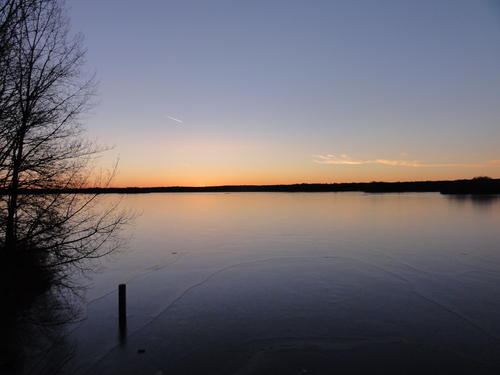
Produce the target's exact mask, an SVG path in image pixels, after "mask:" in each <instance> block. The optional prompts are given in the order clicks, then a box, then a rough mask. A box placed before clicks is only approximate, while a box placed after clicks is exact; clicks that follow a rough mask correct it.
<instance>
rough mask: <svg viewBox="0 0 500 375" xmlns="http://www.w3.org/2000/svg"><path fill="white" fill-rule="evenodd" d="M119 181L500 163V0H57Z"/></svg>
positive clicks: (388, 175)
mask: <svg viewBox="0 0 500 375" xmlns="http://www.w3.org/2000/svg"><path fill="white" fill-rule="evenodd" d="M66 4H67V7H68V10H69V15H70V17H71V25H72V31H73V32H82V33H83V34H84V37H85V39H84V41H85V45H86V47H87V48H88V52H87V64H86V66H85V67H84V68H85V69H86V70H88V71H90V72H94V71H95V72H96V74H97V77H98V78H99V79H100V84H99V92H100V96H99V101H100V104H99V106H98V107H97V108H96V109H95V110H94V112H93V113H92V114H91V115H90V116H88V118H86V120H85V123H86V125H87V129H88V135H89V137H90V138H91V139H95V140H97V142H98V143H100V144H105V145H108V146H113V148H112V149H111V150H110V151H107V152H106V153H105V154H103V156H102V157H101V160H100V164H101V165H102V166H104V167H111V166H112V165H113V163H114V162H115V161H117V160H118V163H119V164H118V169H119V174H118V176H117V177H116V179H115V181H114V183H113V185H114V186H139V187H146V186H210V185H211V186H214V185H250V184H256V185H267V184H292V183H337V182H370V181H422V180H445V179H462V178H473V177H476V176H483V175H486V176H490V177H493V178H500V146H499V145H500V1H499V0H474V1H470V0H378V1H374V0H308V1H305V0H301V1H299V0H286V1H283V0H251V1H250V0H247V1H243V0H225V1H219V0H211V1H208V0H204V1H201V0H200V1H199V0H142V1H133V0H67V1H66Z"/></svg>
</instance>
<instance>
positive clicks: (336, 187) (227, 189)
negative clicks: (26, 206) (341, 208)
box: [22, 177, 500, 194]
mask: <svg viewBox="0 0 500 375" xmlns="http://www.w3.org/2000/svg"><path fill="white" fill-rule="evenodd" d="M349 191H351V192H354V191H359V192H364V193H409V192H418V193H430V192H438V193H441V194H500V179H493V178H489V177H476V178H473V179H470V180H444V181H409V182H375V181H374V182H353V183H332V184H306V183H303V184H288V185H223V186H201V187H194V186H169V187H126V188H114V187H111V188H84V189H22V192H23V193H25V194H61V193H63V194H64V193H65V194H148V193H239V192H283V193H295V192H297V193H301V192H311V193H313V192H349Z"/></svg>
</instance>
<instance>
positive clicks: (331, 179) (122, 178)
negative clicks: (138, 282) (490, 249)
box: [111, 166, 500, 187]
mask: <svg viewBox="0 0 500 375" xmlns="http://www.w3.org/2000/svg"><path fill="white" fill-rule="evenodd" d="M320 169H321V168H320ZM477 176H489V177H492V178H500V175H499V173H498V168H488V169H487V170H485V168H466V167H457V168H418V167H393V166H379V167H374V166H356V167H354V168H353V167H349V166H341V167H339V168H335V169H330V170H328V168H326V170H321V171H319V170H318V169H316V168H311V169H310V170H309V171H307V170H306V171H300V170H295V171H293V170H292V171H283V170H281V171H273V170H271V169H270V170H267V171H261V172H258V171H251V170H249V171H246V172H245V171H239V172H238V171H223V170H217V169H214V170H210V171H208V170H205V171H202V172H199V173H196V172H191V173H175V172H172V173H171V174H168V173H162V174H160V173H150V172H148V171H142V172H135V173H133V172H128V171H127V172H124V171H122V172H121V173H119V174H118V175H117V177H116V178H115V180H114V181H113V183H112V184H111V185H112V186H113V187H163V186H164V187H168V186H193V187H200V186H223V185H289V184H296V183H350V182H371V181H385V182H397V181H438V180H458V179H470V178H474V177H477Z"/></svg>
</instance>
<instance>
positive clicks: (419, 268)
mask: <svg viewBox="0 0 500 375" xmlns="http://www.w3.org/2000/svg"><path fill="white" fill-rule="evenodd" d="M124 202H125V203H126V204H130V205H131V206H134V207H135V208H136V209H139V210H142V211H143V216H142V217H141V218H140V219H139V220H138V224H137V227H136V229H135V237H134V239H133V240H132V242H131V243H130V246H131V248H132V251H130V252H128V253H124V254H121V256H120V258H119V259H118V260H117V261H115V262H109V263H106V262H104V263H103V269H104V272H102V273H101V274H99V275H96V276H95V278H94V288H93V289H91V290H89V291H88V293H87V298H88V300H89V303H88V304H87V305H86V311H85V320H84V321H83V322H82V323H81V324H76V325H73V326H72V329H71V332H69V342H71V340H77V343H78V347H77V351H76V353H75V354H76V356H75V358H74V361H72V365H74V366H76V368H77V371H76V372H75V373H76V374H106V373H116V372H119V373H164V374H166V373H169V374H186V373H204V374H210V373H228V374H229V373H236V374H258V373H274V374H279V373H294V372H295V373H302V372H304V371H308V372H310V373H314V371H317V372H320V371H323V372H325V373H328V372H331V371H330V370H331V369H332V368H334V369H339V371H340V370H342V371H344V372H346V373H349V371H351V370H352V371H351V372H350V373H366V372H369V371H370V369H376V370H377V371H379V372H384V373H391V369H392V370H394V372H393V373H395V372H396V370H398V369H399V371H400V372H401V369H402V368H403V369H404V370H405V371H406V373H411V372H412V371H413V373H429V372H432V371H434V372H436V371H441V370H442V371H443V372H445V371H446V369H454V370H456V372H455V373H467V372H469V373H471V372H473V373H475V374H478V373H483V374H486V373H495V370H498V368H499V363H498V358H497V357H498V356H497V353H498V352H500V321H499V317H498V311H500V294H499V293H500V291H499V289H498V284H499V282H500V274H499V272H498V269H500V253H499V251H498V243H500V233H499V231H498V222H499V220H500V205H498V204H496V202H498V200H491V201H489V203H487V204H483V203H481V204H478V203H477V202H476V201H474V200H470V199H468V200H463V199H461V198H459V199H455V198H453V197H448V196H441V195H439V194H385V195H364V194H358V193H314V194H311V193H306V194H302V193H299V194H281V193H272V194H267V193H249V194H245V193H238V194H205V195H203V194H199V195H189V194H177V195H175V194H153V195H140V196H130V197H126V199H125V200H124ZM477 207H489V208H488V210H484V209H482V208H480V209H477ZM123 283H124V284H127V292H128V295H127V314H128V315H127V326H126V331H124V330H122V331H120V330H119V325H118V304H117V301H118V291H117V288H118V285H119V284H123ZM363 361H364V362H363ZM362 362H363V363H366V365H364V366H363V365H360V364H361V363H362ZM358 365H359V366H358ZM266 366H267V367H266ZM349 366H351V367H349ZM356 366H358V367H356ZM412 366H413V367H412ZM426 366H427V367H426ZM436 369H438V370H436Z"/></svg>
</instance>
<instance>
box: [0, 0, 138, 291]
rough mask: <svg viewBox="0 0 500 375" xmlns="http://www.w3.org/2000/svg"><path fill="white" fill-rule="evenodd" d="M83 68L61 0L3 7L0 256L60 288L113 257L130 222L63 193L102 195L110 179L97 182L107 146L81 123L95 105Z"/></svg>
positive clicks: (14, 1) (90, 199) (19, 1)
mask: <svg viewBox="0 0 500 375" xmlns="http://www.w3.org/2000/svg"><path fill="white" fill-rule="evenodd" d="M84 63H85V49H84V48H83V47H82V35H81V34H76V35H75V36H71V35H70V29H69V17H68V16H67V14H66V12H65V4H64V1H63V0H3V1H1V0H0V71H1V73H0V135H1V137H2V138H1V141H0V190H1V193H0V194H1V198H0V215H1V216H0V230H1V234H2V236H1V237H0V251H1V253H2V255H4V257H5V258H6V259H7V258H8V259H9V260H12V259H14V263H15V265H16V266H18V265H19V263H20V262H22V264H23V266H22V267H25V266H26V265H27V264H30V263H31V264H32V265H33V266H34V268H35V269H36V270H37V272H41V274H43V275H48V274H50V276H51V280H50V282H51V283H56V284H61V285H64V283H65V280H66V276H67V275H68V274H69V273H70V271H73V270H74V269H75V267H76V268H81V267H85V265H86V264H87V263H86V262H87V261H88V260H91V259H95V258H99V257H102V256H104V255H106V254H109V253H110V252H112V251H115V250H116V249H117V248H118V247H119V246H120V245H121V240H120V237H119V232H120V229H121V228H122V227H123V226H124V225H125V224H127V223H128V222H129V220H130V215H128V214H127V213H124V212H120V211H119V210H117V206H116V205H112V206H109V207H106V208H104V209H103V208H102V206H100V205H99V201H98V199H97V198H98V196H97V195H95V194H94V195H89V194H69V193H66V192H65V191H67V189H79V188H84V187H92V186H100V187H106V186H108V184H109V183H110V181H111V180H112V177H113V175H114V172H113V171H112V172H111V173H110V174H109V175H108V176H103V175H102V174H100V175H99V176H98V178H96V176H95V173H94V169H93V168H92V166H93V165H94V163H93V161H94V160H95V158H96V157H97V156H98V155H99V154H100V153H101V152H102V151H104V150H105V148H102V147H98V146H96V145H95V143H93V142H89V141H88V140H86V138H85V134H84V132H85V129H84V127H83V126H82V124H81V120H82V115H84V114H86V113H88V111H89V110H91V109H92V108H93V107H94V105H95V104H96V103H95V97H96V80H95V77H94V75H88V74H86V73H85V72H84V71H83V70H82V67H83V65H84ZM56 269H57V272H50V273H46V272H44V270H51V271H52V270H56ZM30 272H31V271H30Z"/></svg>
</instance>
